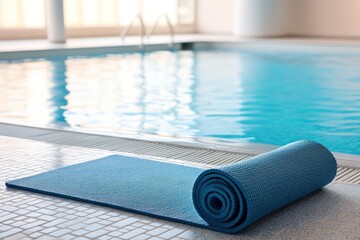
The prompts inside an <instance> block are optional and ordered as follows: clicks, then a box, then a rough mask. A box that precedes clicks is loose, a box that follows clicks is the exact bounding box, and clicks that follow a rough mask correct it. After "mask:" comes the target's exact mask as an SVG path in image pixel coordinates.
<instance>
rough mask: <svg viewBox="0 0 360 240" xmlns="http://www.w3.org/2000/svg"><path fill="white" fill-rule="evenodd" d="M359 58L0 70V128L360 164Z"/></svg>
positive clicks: (191, 58)
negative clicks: (219, 145)
mask: <svg viewBox="0 0 360 240" xmlns="http://www.w3.org/2000/svg"><path fill="white" fill-rule="evenodd" d="M359 63H360V55H359V54H342V53H333V54H332V53H320V52H319V53H296V52H286V51H280V52H277V51H275V50H274V51H251V50H219V49H217V50H216V49H205V50H194V51H176V52H169V51H157V52H151V53H145V54H141V53H128V54H109V55H99V56H75V57H74V56H68V57H65V58H49V59H33V60H29V59H28V60H21V61H2V62H0V88H1V95H0V102H1V104H0V120H1V119H3V120H11V121H13V120H15V121H19V122H27V123H30V124H36V125H47V124H51V123H61V124H62V125H68V126H71V127H81V128H85V129H93V130H100V131H106V132H124V131H128V130H129V131H140V132H146V133H155V134H161V135H167V136H169V135H170V136H177V137H178V136H186V137H189V136H190V137H212V138H218V139H227V140H232V141H239V142H256V143H268V144H276V145H283V144H286V143H289V142H292V141H295V140H298V139H311V140H315V141H318V142H321V143H323V144H324V145H326V146H327V147H329V148H330V149H331V150H332V151H337V152H344V153H352V154H360V70H359Z"/></svg>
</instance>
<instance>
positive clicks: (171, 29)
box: [147, 14, 175, 47]
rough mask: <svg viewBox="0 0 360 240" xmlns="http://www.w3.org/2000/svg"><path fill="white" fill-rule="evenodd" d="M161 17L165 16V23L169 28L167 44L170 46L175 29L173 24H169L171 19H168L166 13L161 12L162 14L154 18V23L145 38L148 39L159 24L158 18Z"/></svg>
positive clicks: (172, 42)
mask: <svg viewBox="0 0 360 240" xmlns="http://www.w3.org/2000/svg"><path fill="white" fill-rule="evenodd" d="M162 17H164V18H165V20H166V23H167V25H168V27H169V30H170V43H169V46H170V47H172V46H173V44H174V36H175V30H174V26H173V25H172V24H171V21H170V19H169V17H168V15H166V14H163V15H161V16H159V17H158V18H157V19H156V21H155V24H154V26H153V28H152V29H151V31H150V32H149V34H148V36H147V38H148V40H149V39H150V37H151V35H152V34H153V33H154V31H155V29H156V27H157V26H158V25H159V22H160V20H161V18H162Z"/></svg>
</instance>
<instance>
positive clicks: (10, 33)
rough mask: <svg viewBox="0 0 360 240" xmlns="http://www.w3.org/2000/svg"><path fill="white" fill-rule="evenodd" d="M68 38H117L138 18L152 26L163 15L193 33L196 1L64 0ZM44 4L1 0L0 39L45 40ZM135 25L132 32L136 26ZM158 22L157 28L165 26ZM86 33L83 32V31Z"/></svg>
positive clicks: (36, 0)
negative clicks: (109, 36) (42, 38)
mask: <svg viewBox="0 0 360 240" xmlns="http://www.w3.org/2000/svg"><path fill="white" fill-rule="evenodd" d="M63 1H64V19H65V27H66V30H67V36H68V37H81V36H100V35H118V34H119V32H120V31H121V28H124V27H126V26H128V25H129V24H130V23H131V22H132V21H133V19H134V17H135V16H136V15H137V14H141V15H142V16H143V19H144V22H145V24H146V25H148V26H152V25H153V24H154V23H155V22H156V20H157V19H158V18H159V17H160V16H161V15H164V14H166V15H167V16H168V17H169V19H170V21H171V23H172V24H173V25H174V26H175V29H176V32H178V33H181V32H193V31H194V10H195V0H63ZM44 2H45V1H44V0H0V39H6V38H8V39H11V38H12V39H13V38H23V37H27V38H28V37H30V38H36V37H40V36H41V37H45V34H46V33H45V25H46V23H45V4H44ZM137 24H138V23H137V22H136V23H134V25H135V31H134V32H133V33H138V32H139V30H136V25H137ZM164 24H165V21H160V22H159V25H160V27H159V28H161V25H164ZM85 29H86V30H85Z"/></svg>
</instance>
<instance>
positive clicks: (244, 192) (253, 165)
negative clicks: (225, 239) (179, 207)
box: [193, 141, 337, 233]
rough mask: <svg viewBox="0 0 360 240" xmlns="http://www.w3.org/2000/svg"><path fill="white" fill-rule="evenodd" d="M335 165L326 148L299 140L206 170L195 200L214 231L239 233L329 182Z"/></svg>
mask: <svg viewBox="0 0 360 240" xmlns="http://www.w3.org/2000/svg"><path fill="white" fill-rule="evenodd" d="M336 168H337V167H336V160H335V158H334V156H333V155H332V154H331V152H330V151H329V150H327V149H326V148H325V147H324V146H322V145H321V144H319V143H316V142H312V141H298V142H294V143H291V144H288V145H286V146H283V147H281V148H278V149H276V150H274V151H271V152H268V153H265V154H262V155H259V156H256V157H253V158H251V159H248V160H245V161H240V162H238V163H235V164H231V165H226V166H223V167H220V168H216V169H211V170H207V171H205V172H203V173H202V174H200V176H199V177H198V178H197V180H196V182H195V185H194V188H193V201H194V205H195V208H196V210H197V211H198V213H199V215H200V216H201V217H202V218H203V219H204V220H205V221H206V222H207V223H209V225H210V226H211V227H212V228H213V229H215V230H217V231H221V232H226V233H235V232H238V231H240V230H242V229H243V228H245V227H246V226H248V225H250V224H252V223H254V222H255V221H257V220H258V219H260V218H262V217H264V216H265V215H267V214H269V213H270V212H272V211H274V210H276V209H279V208H281V207H283V206H285V205H287V204H289V203H291V202H293V201H295V200H298V199H300V198H302V197H304V196H306V195H308V194H310V193H312V192H314V191H315V190H317V189H319V188H321V187H323V186H325V185H326V184H328V183H330V182H331V181H332V180H333V179H334V177H335V175H336Z"/></svg>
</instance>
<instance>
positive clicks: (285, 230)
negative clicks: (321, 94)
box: [0, 136, 360, 239]
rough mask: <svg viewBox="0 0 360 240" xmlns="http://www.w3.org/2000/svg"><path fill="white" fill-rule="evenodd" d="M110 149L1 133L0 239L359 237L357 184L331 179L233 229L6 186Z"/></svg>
mask: <svg viewBox="0 0 360 240" xmlns="http://www.w3.org/2000/svg"><path fill="white" fill-rule="evenodd" d="M111 154H114V151H107V150H100V149H92V148H85V147H75V146H66V145H58V144H50V143H45V142H39V141H33V140H25V139H20V138H12V137H5V136H1V137H0V181H1V183H0V185H1V187H0V239H360V185H358V184H343V183H337V182H335V183H332V184H330V185H329V186H327V187H326V188H324V189H323V190H321V191H319V192H317V193H314V194H313V195H311V196H309V197H307V198H305V199H303V200H300V201H298V202H296V203H294V204H291V205H290V206H287V207H285V208H284V209H282V210H280V211H278V212H276V213H274V214H272V215H271V216H268V217H266V218H265V219H263V220H261V221H260V222H258V223H257V224H255V225H253V226H251V227H249V228H248V229H246V230H245V231H243V232H242V233H240V234H237V235H225V234H221V233H216V232H212V231H208V230H203V229H200V228H194V227H190V226H187V225H183V224H177V223H173V222H168V221H163V220H158V219H155V218H150V217H145V216H142V215H136V214H131V213H127V212H124V211H119V210H114V209H110V208H106V207H100V206H95V205H91V204H86V203H80V202H76V201H71V200H66V199H62V198H56V197H51V196H45V195H41V194H35V193H30V192H25V191H20V190H12V189H6V187H5V185H4V182H5V181H7V180H10V179H14V178H19V177H24V176H28V175H33V174H36V173H41V172H45V171H48V170H51V169H54V168H59V167H62V166H66V165H70V164H74V163H79V162H84V161H88V160H92V159H95V158H99V157H103V156H107V155H111Z"/></svg>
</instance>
